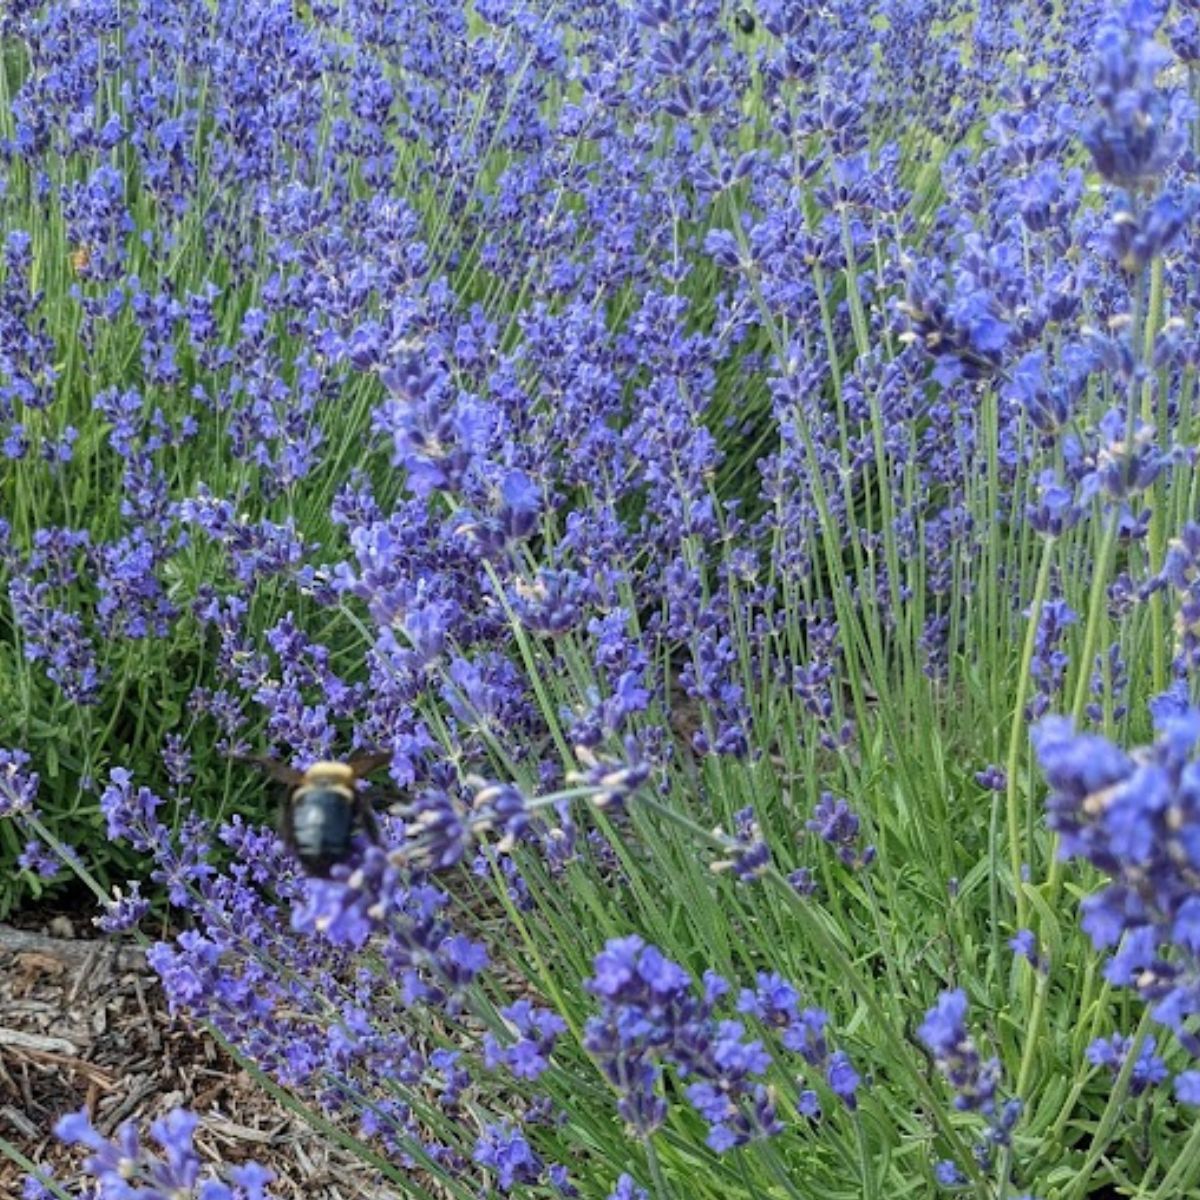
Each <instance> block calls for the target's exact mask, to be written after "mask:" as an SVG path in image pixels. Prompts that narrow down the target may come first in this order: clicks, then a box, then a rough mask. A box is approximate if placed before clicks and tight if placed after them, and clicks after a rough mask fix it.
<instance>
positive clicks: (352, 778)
mask: <svg viewBox="0 0 1200 1200" xmlns="http://www.w3.org/2000/svg"><path fill="white" fill-rule="evenodd" d="M390 758H391V755H390V754H368V755H360V756H359V757H357V758H352V759H351V760H350V761H349V762H315V763H313V764H312V766H311V767H309V768H308V770H306V771H296V770H293V769H292V768H291V767H288V766H285V765H283V764H282V763H277V762H274V761H273V760H271V759H269V758H252V759H248V760H247V761H250V762H254V763H256V764H257V765H258V766H260V767H262V768H263V769H264V770H266V771H267V772H269V773H270V775H271V776H272V777H273V778H275V779H278V780H279V781H280V782H282V783H285V784H287V785H288V794H287V798H286V799H285V801H284V804H283V808H282V810H281V812H280V817H279V832H280V835H281V836H282V837H283V840H284V841H285V842H286V843H287V846H288V848H289V849H290V850H291V851H292V853H293V854H295V856H296V857H297V858H298V859H299V860H300V865H301V866H302V867H303V868H304V870H305V871H306V872H307V873H308V874H309V875H315V876H316V877H317V878H319V879H327V878H328V877H329V873H330V871H331V870H332V869H333V868H334V867H335V866H336V865H337V864H338V863H342V862H345V861H346V859H347V858H348V857H349V856H350V850H351V843H352V840H353V838H354V833H355V831H356V829H357V827H358V826H359V825H361V826H362V828H363V829H364V830H365V832H366V834H367V836H368V837H369V838H370V839H371V840H372V841H373V842H378V841H379V826H378V825H377V824H376V822H375V813H374V810H373V809H372V807H371V802H370V800H369V798H368V797H367V796H366V795H365V794H364V793H363V792H360V791H359V790H358V788H357V787H356V784H357V782H358V780H359V778H360V777H361V776H363V775H366V774H368V773H369V772H371V771H373V770H375V769H376V768H377V767H381V766H383V764H384V763H386V762H388V761H389V760H390Z"/></svg>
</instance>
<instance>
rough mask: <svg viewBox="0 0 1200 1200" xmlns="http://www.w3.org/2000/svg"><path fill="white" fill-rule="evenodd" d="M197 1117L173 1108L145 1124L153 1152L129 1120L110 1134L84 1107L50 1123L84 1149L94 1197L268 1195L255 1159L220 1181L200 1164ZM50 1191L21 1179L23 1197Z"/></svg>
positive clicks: (41, 1198) (266, 1176)
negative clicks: (100, 1128) (103, 1131)
mask: <svg viewBox="0 0 1200 1200" xmlns="http://www.w3.org/2000/svg"><path fill="white" fill-rule="evenodd" d="M198 1124H199V1118H198V1117H197V1116H196V1115H195V1114H194V1113H191V1112H188V1111H186V1110H185V1109H181V1108H177V1109H175V1110H173V1111H172V1112H170V1113H168V1114H167V1115H166V1116H165V1117H163V1118H161V1119H160V1120H157V1121H155V1122H154V1123H153V1124H152V1125H151V1126H150V1140H151V1141H152V1142H153V1143H154V1144H155V1145H156V1146H157V1147H158V1151H159V1152H157V1153H156V1152H155V1151H154V1150H152V1149H151V1148H150V1147H149V1146H147V1145H146V1144H145V1142H144V1141H143V1140H142V1138H141V1137H140V1135H139V1133H138V1130H137V1127H136V1125H135V1124H134V1122H132V1121H126V1122H124V1123H123V1124H122V1125H121V1126H120V1127H119V1128H118V1129H117V1132H116V1134H115V1136H114V1137H113V1138H112V1140H109V1139H107V1138H105V1137H104V1136H103V1135H102V1134H100V1133H99V1132H97V1130H96V1129H95V1128H94V1127H93V1125H92V1123H91V1120H90V1118H89V1117H88V1114H87V1110H86V1109H84V1110H81V1111H80V1112H76V1113H71V1114H70V1115H69V1116H65V1117H63V1118H62V1119H61V1120H60V1121H59V1122H58V1123H57V1124H56V1125H55V1127H54V1133H55V1135H56V1136H57V1137H58V1139H59V1140H60V1141H62V1142H65V1143H67V1145H71V1146H82V1147H84V1148H85V1149H86V1150H88V1151H89V1152H90V1153H89V1154H88V1157H87V1158H86V1159H84V1162H83V1169H84V1172H85V1173H86V1174H87V1175H88V1176H89V1177H90V1178H91V1179H93V1180H94V1181H95V1183H94V1185H92V1191H91V1192H90V1193H89V1195H94V1196H95V1198H96V1200H108V1198H109V1197H112V1198H114V1200H116V1198H117V1197H129V1198H131V1200H132V1197H137V1200H190V1198H192V1197H194V1198H195V1200H269V1198H270V1193H269V1192H268V1191H267V1190H266V1189H267V1186H268V1185H269V1184H270V1183H271V1182H272V1180H273V1179H274V1178H275V1176H274V1174H273V1173H272V1172H271V1171H268V1170H267V1169H266V1168H264V1167H261V1166H259V1165H258V1163H253V1162H251V1163H247V1164H245V1165H244V1166H240V1167H230V1168H229V1170H228V1180H229V1182H228V1183H226V1182H224V1181H223V1180H221V1179H217V1178H214V1177H213V1176H212V1175H211V1173H210V1172H208V1171H206V1170H205V1169H204V1165H203V1163H202V1162H201V1159H200V1154H199V1152H198V1151H197V1149H196V1147H195V1145H194V1137H195V1133H196V1128H197V1126H198ZM53 1194H54V1193H53V1192H52V1191H51V1190H50V1187H49V1186H48V1185H47V1184H46V1183H45V1182H43V1181H39V1180H37V1179H35V1178H31V1179H30V1180H28V1181H27V1183H26V1187H25V1191H24V1196H25V1200H46V1198H48V1197H50V1196H51V1195H53Z"/></svg>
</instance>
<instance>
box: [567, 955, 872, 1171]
mask: <svg viewBox="0 0 1200 1200" xmlns="http://www.w3.org/2000/svg"><path fill="white" fill-rule="evenodd" d="M594 970H595V973H594V975H593V976H592V978H591V979H590V980H589V981H588V983H587V986H588V989H589V990H590V991H591V992H592V993H593V994H594V995H596V996H597V997H599V999H600V1003H601V1012H600V1015H599V1016H595V1017H592V1018H591V1019H589V1021H588V1024H587V1028H586V1030H585V1033H584V1046H585V1047H586V1049H587V1051H588V1053H589V1054H590V1055H591V1056H592V1057H593V1058H594V1059H595V1060H596V1062H597V1063H598V1064H599V1066H600V1069H601V1070H602V1071H603V1072H604V1074H605V1076H606V1077H607V1078H608V1080H609V1082H610V1083H611V1084H612V1086H613V1087H614V1088H615V1090H616V1091H617V1093H618V1096H619V1099H618V1101H617V1111H618V1112H619V1113H620V1115H621V1117H622V1119H623V1120H624V1121H625V1123H626V1124H627V1125H628V1126H629V1127H630V1128H631V1129H633V1130H635V1131H636V1132H637V1133H638V1134H640V1135H642V1136H646V1135H648V1134H650V1133H652V1132H654V1130H656V1129H658V1128H659V1127H660V1126H661V1125H662V1124H663V1123H664V1122H665V1121H666V1119H667V1116H668V1107H669V1106H668V1100H667V1098H666V1095H665V1092H664V1072H665V1068H667V1067H670V1068H672V1069H673V1071H674V1073H675V1075H676V1076H677V1078H678V1079H679V1080H680V1081H688V1080H691V1081H692V1082H685V1083H684V1088H683V1091H684V1094H685V1095H686V1097H687V1100H688V1103H689V1104H690V1105H691V1106H692V1108H694V1109H695V1110H696V1112H698V1113H699V1114H700V1116H701V1117H703V1119H704V1120H705V1122H706V1123H707V1125H708V1135H707V1138H706V1141H707V1144H708V1145H709V1146H710V1147H711V1148H712V1149H713V1150H716V1151H717V1152H719V1153H720V1152H724V1151H727V1150H730V1149H732V1148H733V1147H735V1146H741V1145H745V1144H746V1143H748V1142H751V1141H755V1140H758V1139H762V1138H770V1137H774V1136H776V1135H778V1134H780V1133H782V1132H784V1130H785V1128H786V1125H785V1123H784V1122H783V1120H782V1119H781V1118H780V1116H779V1097H778V1092H777V1089H776V1087H775V1086H774V1085H773V1084H770V1083H767V1082H765V1080H766V1078H767V1076H768V1074H769V1073H773V1072H776V1071H781V1070H782V1071H785V1072H786V1070H787V1068H786V1065H785V1063H784V1062H780V1061H779V1059H778V1058H777V1057H776V1056H775V1055H772V1054H771V1052H770V1051H769V1050H768V1049H767V1048H766V1046H765V1045H764V1043H763V1042H762V1041H759V1040H753V1039H750V1038H748V1036H747V1030H746V1026H745V1024H744V1023H743V1022H741V1021H734V1020H721V1019H719V1018H718V1017H717V1016H716V1010H717V1006H718V1004H719V1002H720V1001H721V1000H722V999H723V998H724V997H725V996H726V995H727V994H728V993H729V990H730V985H729V983H728V982H727V981H726V980H725V979H723V978H721V977H720V976H719V975H717V974H716V973H715V972H712V971H708V972H706V973H705V975H704V981H703V995H702V996H697V995H696V994H695V983H694V980H693V979H692V977H691V976H690V975H689V974H688V972H687V971H685V970H684V969H683V968H682V967H681V966H679V965H678V964H677V963H674V962H672V961H671V960H670V959H668V958H666V957H665V956H664V955H663V954H662V952H661V951H659V950H658V949H657V948H656V947H654V946H651V945H647V944H646V942H645V941H644V940H643V939H642V938H641V937H639V936H637V935H636V934H634V935H631V936H629V937H625V938H616V939H613V940H612V941H610V942H609V943H608V944H607V946H606V947H605V948H604V950H603V951H602V952H601V953H600V954H598V955H597V956H596V959H595V964H594ZM737 1011H738V1012H739V1013H742V1014H745V1015H747V1016H752V1017H754V1018H755V1019H756V1020H757V1021H759V1022H760V1023H761V1024H762V1025H763V1026H764V1027H766V1028H767V1029H771V1030H773V1031H774V1033H775V1035H776V1036H777V1037H778V1039H779V1041H780V1043H781V1045H782V1047H783V1048H784V1049H785V1050H787V1051H789V1052H791V1053H795V1054H797V1055H799V1056H800V1058H801V1059H802V1060H803V1062H804V1063H806V1064H807V1065H808V1067H809V1068H811V1069H814V1070H816V1071H817V1072H818V1073H819V1074H821V1075H822V1076H823V1079H822V1082H823V1083H824V1084H825V1086H826V1087H828V1089H829V1091H830V1092H831V1093H832V1094H833V1095H834V1096H836V1097H837V1098H838V1099H839V1100H841V1102H842V1104H843V1105H844V1106H845V1107H846V1108H847V1109H848V1110H849V1111H851V1112H853V1111H854V1109H855V1107H856V1105H857V1091H858V1087H859V1084H860V1082H861V1079H860V1076H859V1074H858V1072H857V1071H856V1070H855V1069H854V1067H853V1065H852V1064H851V1062H850V1059H849V1056H848V1055H847V1054H846V1053H845V1051H843V1050H831V1048H830V1046H829V1043H828V1039H827V1037H826V1035H825V1028H826V1025H827V1024H828V1020H829V1018H828V1016H827V1014H826V1013H825V1012H823V1011H822V1010H820V1009H815V1008H807V1009H801V1008H800V1004H799V994H798V993H797V991H796V989H795V988H794V987H792V985H791V984H789V983H787V982H786V981H785V980H784V979H782V978H780V977H779V976H777V975H762V976H760V978H759V981H758V987H757V988H756V989H754V990H750V989H744V990H743V991H742V993H741V995H740V998H739V1000H738V1002H737ZM789 1082H790V1086H791V1090H792V1093H793V1094H792V1095H791V1097H790V1099H791V1102H792V1104H793V1106H794V1109H795V1111H796V1112H797V1113H799V1114H800V1115H802V1116H805V1117H810V1118H815V1117H819V1116H820V1113H821V1108H820V1101H819V1099H818V1096H817V1093H816V1091H814V1090H813V1089H812V1088H811V1087H809V1088H802V1089H801V1088H798V1087H797V1084H796V1082H795V1080H794V1078H793V1079H790V1080H789Z"/></svg>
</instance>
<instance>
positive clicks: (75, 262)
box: [71, 246, 92, 275]
mask: <svg viewBox="0 0 1200 1200" xmlns="http://www.w3.org/2000/svg"><path fill="white" fill-rule="evenodd" d="M91 265H92V252H91V250H90V249H89V248H88V247H87V246H80V247H79V248H78V249H76V250H72V251H71V267H72V269H73V270H74V271H75V274H76V275H82V274H83V273H84V272H85V271H86V270H87V269H88V267H90V266H91Z"/></svg>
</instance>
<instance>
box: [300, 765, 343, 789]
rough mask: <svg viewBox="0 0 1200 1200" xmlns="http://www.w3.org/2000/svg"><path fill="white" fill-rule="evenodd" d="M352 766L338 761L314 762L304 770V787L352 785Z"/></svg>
mask: <svg viewBox="0 0 1200 1200" xmlns="http://www.w3.org/2000/svg"><path fill="white" fill-rule="evenodd" d="M353 785H354V768H353V767H351V766H348V765H347V764H346V763H340V762H315V763H313V765H312V766H311V767H309V768H308V770H307V771H305V772H304V784H303V786H304V787H314V786H324V787H352V786H353Z"/></svg>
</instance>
